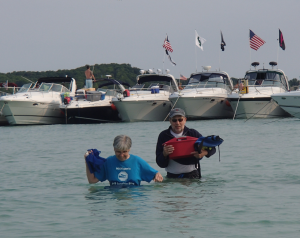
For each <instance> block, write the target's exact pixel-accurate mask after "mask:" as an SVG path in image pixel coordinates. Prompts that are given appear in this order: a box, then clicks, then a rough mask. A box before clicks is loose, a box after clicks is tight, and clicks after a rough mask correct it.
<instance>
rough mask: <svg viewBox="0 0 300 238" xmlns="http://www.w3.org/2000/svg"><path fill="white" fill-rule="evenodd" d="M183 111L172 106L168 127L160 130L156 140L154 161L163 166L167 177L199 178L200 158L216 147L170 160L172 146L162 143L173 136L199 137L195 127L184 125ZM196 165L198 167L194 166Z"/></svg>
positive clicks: (213, 151) (214, 150)
mask: <svg viewBox="0 0 300 238" xmlns="http://www.w3.org/2000/svg"><path fill="white" fill-rule="evenodd" d="M186 120H187V119H186V117H185V112H184V110H182V109H181V108H174V109H172V110H171V111H170V114H169V121H170V124H171V125H170V127H169V128H168V129H167V130H164V131H162V132H161V133H160V134H159V136H158V140H157V145H156V163H157V165H158V166H159V167H161V168H165V170H166V171H167V177H168V178H190V179H193V178H201V168H200V162H199V161H200V160H201V159H202V158H203V157H204V156H206V157H207V158H209V157H210V156H211V155H213V154H214V153H215V152H216V148H213V149H212V150H209V151H207V150H201V153H200V154H199V153H198V152H197V151H194V152H192V155H193V156H194V157H187V158H181V159H176V160H173V159H172V160H170V159H169V155H170V154H171V153H173V151H174V147H173V146H172V145H163V144H164V143H165V142H167V141H169V140H171V139H173V138H174V137H176V138H177V137H181V136H192V137H196V138H199V137H200V136H202V135H201V134H200V133H199V132H198V131H196V130H195V129H190V128H188V127H186V126H185V123H186ZM196 165H197V166H199V168H196Z"/></svg>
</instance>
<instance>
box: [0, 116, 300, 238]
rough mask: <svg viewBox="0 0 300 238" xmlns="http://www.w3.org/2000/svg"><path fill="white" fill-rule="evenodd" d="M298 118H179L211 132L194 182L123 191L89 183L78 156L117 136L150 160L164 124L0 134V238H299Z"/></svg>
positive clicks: (106, 151)
mask: <svg viewBox="0 0 300 238" xmlns="http://www.w3.org/2000/svg"><path fill="white" fill-rule="evenodd" d="M299 123H300V121H299V119H295V118H289V119H279V120H276V119H269V120H267V119H256V120H254V119H253V120H249V121H247V122H246V123H245V122H244V120H234V121H233V120H209V121H188V122H187V126H188V127H191V128H195V129H197V130H198V131H199V132H200V133H202V134H203V135H212V134H215V135H220V137H221V138H223V139H224V143H223V144H222V145H221V147H220V150H221V162H219V157H218V153H216V154H215V155H214V156H212V157H211V158H209V159H207V158H204V159H203V160H202V161H201V167H202V176H203V178H202V179H201V180H180V181H178V180H171V179H165V180H164V182H163V183H153V182H151V183H149V184H148V183H146V182H142V184H143V186H141V187H135V188H125V189H105V188H104V187H105V186H107V185H108V182H104V183H97V184H94V185H90V184H88V182H87V179H86V175H85V164H84V159H83V154H84V153H85V151H86V150H87V149H90V148H96V149H98V150H101V151H102V153H101V155H102V156H103V157H107V156H109V155H112V154H113V148H112V141H113V139H114V137H115V136H116V135H118V134H126V135H129V136H130V137H131V138H132V140H133V146H132V149H131V153H132V154H136V155H139V156H141V157H142V158H143V159H145V160H146V161H147V162H148V163H149V164H150V165H151V166H152V167H154V168H155V169H158V170H159V172H160V173H161V174H162V175H164V176H165V175H166V172H165V171H164V169H161V168H159V167H158V166H157V165H156V163H155V145H156V140H157V136H158V134H159V132H160V131H162V130H163V129H165V128H167V127H168V125H169V123H168V122H145V123H116V124H91V125H46V126H15V127H11V126H5V127H0V135H1V143H0V153H1V156H0V163H1V166H0V183H1V186H0V234H1V237H122V238H124V237H189V238H190V237H238V238H240V237H272V238H274V237H280V238H281V237H299V235H300V206H299V203H300V160H299V152H298V151H299V142H298V139H299V134H300V132H299Z"/></svg>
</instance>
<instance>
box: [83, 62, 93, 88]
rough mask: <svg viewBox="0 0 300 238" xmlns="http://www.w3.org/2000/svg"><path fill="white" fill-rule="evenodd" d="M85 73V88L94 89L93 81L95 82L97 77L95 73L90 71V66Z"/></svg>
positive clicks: (87, 66)
mask: <svg viewBox="0 0 300 238" xmlns="http://www.w3.org/2000/svg"><path fill="white" fill-rule="evenodd" d="M84 73H85V78H86V80H85V88H92V87H93V79H94V82H95V76H94V74H93V72H92V71H91V70H90V66H89V65H86V71H85V72H84Z"/></svg>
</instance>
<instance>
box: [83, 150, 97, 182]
mask: <svg viewBox="0 0 300 238" xmlns="http://www.w3.org/2000/svg"><path fill="white" fill-rule="evenodd" d="M89 153H90V151H89V152H86V153H85V154H84V161H85V170H86V177H87V179H88V181H89V183H98V182H99V180H98V179H97V178H96V177H95V175H94V174H92V173H91V172H90V170H89V167H88V166H87V164H86V160H85V159H86V157H87V156H88V155H89Z"/></svg>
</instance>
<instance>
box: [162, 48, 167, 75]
mask: <svg viewBox="0 0 300 238" xmlns="http://www.w3.org/2000/svg"><path fill="white" fill-rule="evenodd" d="M165 57H166V56H165V52H164V58H163V71H162V73H163V74H164V72H165Z"/></svg>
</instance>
